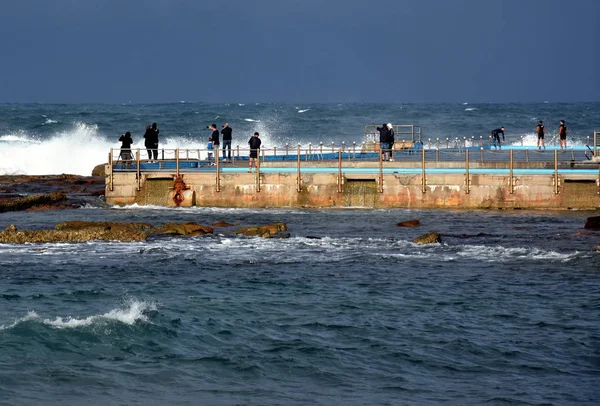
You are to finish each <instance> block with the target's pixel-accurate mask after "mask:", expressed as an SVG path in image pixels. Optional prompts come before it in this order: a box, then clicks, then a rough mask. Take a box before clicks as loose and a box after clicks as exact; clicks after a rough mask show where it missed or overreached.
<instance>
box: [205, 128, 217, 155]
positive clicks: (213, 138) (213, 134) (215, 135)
mask: <svg viewBox="0 0 600 406" xmlns="http://www.w3.org/2000/svg"><path fill="white" fill-rule="evenodd" d="M206 128H208V129H209V130H211V131H212V135H211V136H210V138H212V142H213V148H214V149H216V150H217V153H216V155H215V158H216V159H219V130H217V125H216V124H211V125H209V126H207V127H206Z"/></svg>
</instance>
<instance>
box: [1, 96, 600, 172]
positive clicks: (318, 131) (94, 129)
mask: <svg viewBox="0 0 600 406" xmlns="http://www.w3.org/2000/svg"><path fill="white" fill-rule="evenodd" d="M561 119H562V120H566V122H567V126H568V128H569V140H568V141H569V145H578V146H583V145H585V144H586V143H587V142H588V137H590V136H592V134H593V131H594V130H597V131H600V103H570V104H556V103H541V104H469V103H459V104H397V105H389V104H386V105H383V104H381V105H378V104H314V105H290V104H261V103H258V104H257V103H247V104H244V103H231V104H205V103H191V102H180V103H173V104H153V105H134V104H121V105H89V104H84V105H47V104H0V175H1V174H35V175H42V174H58V173H71V174H78V175H90V173H91V171H92V169H93V168H94V166H95V165H97V164H99V163H103V162H106V161H107V157H108V153H109V150H110V148H119V147H120V143H119V142H118V139H119V135H120V134H122V133H124V132H126V131H130V132H131V133H132V136H133V140H134V144H133V148H141V149H142V150H143V149H144V140H143V138H142V136H143V134H144V129H145V126H146V125H147V124H151V123H153V122H156V123H157V124H158V128H159V129H160V131H161V132H160V148H166V149H175V148H180V149H199V148H200V149H203V148H205V147H206V139H207V138H208V136H209V135H210V131H209V130H208V129H206V126H207V125H209V124H212V123H215V124H217V126H218V127H219V128H220V127H221V125H222V124H223V123H225V122H229V124H230V126H231V127H232V128H233V145H234V146H235V145H236V144H239V145H240V147H241V148H246V147H247V142H248V139H249V138H250V136H251V135H252V134H253V133H254V132H255V131H258V132H259V133H260V134H261V139H262V141H263V148H273V147H277V148H278V149H280V150H281V149H282V148H284V147H285V145H286V144H288V145H289V146H291V147H294V146H296V145H298V144H301V145H303V146H307V145H308V144H309V143H311V144H313V145H318V144H320V143H323V144H324V145H331V143H332V142H333V143H334V144H335V145H336V146H341V145H342V142H344V143H346V145H352V143H356V144H357V145H360V144H361V143H362V141H363V132H364V127H365V125H369V124H378V125H381V124H383V123H388V122H392V123H393V124H408V125H410V124H412V125H417V126H421V127H422V129H423V138H424V140H428V139H431V140H436V139H440V140H441V141H442V142H443V140H445V139H446V138H449V139H451V140H452V139H455V138H459V139H464V138H467V139H471V138H472V137H474V138H475V139H479V138H480V137H484V139H485V138H487V137H489V135H490V132H491V131H492V130H493V129H495V128H498V127H500V126H502V125H503V126H505V127H506V142H507V143H508V144H515V145H521V144H523V145H529V146H535V145H536V140H537V138H536V136H535V126H536V124H537V122H538V120H544V123H545V124H546V129H547V136H546V138H547V139H546V142H547V143H549V144H550V143H552V142H554V141H553V139H555V138H556V133H557V131H558V125H559V123H558V122H559V120H561Z"/></svg>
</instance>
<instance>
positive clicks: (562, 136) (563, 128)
mask: <svg viewBox="0 0 600 406" xmlns="http://www.w3.org/2000/svg"><path fill="white" fill-rule="evenodd" d="M568 133H569V130H568V129H567V125H566V124H565V120H560V126H559V127H558V139H559V143H560V150H561V151H562V149H563V147H564V148H565V151H566V150H567V134H568Z"/></svg>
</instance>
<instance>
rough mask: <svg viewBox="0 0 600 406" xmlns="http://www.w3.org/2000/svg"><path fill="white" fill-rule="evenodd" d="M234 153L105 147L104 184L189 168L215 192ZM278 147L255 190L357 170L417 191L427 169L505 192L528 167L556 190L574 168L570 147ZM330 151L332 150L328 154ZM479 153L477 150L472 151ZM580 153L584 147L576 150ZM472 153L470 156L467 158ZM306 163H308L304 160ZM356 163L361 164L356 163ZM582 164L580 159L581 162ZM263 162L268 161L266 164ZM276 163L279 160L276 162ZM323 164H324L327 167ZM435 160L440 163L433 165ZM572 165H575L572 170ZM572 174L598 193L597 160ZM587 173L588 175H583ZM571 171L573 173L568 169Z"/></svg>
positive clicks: (235, 160) (264, 153) (234, 164)
mask: <svg viewBox="0 0 600 406" xmlns="http://www.w3.org/2000/svg"><path fill="white" fill-rule="evenodd" d="M594 137H595V141H594V142H595V144H594V147H595V150H596V148H597V147H598V144H597V141H600V140H599V139H598V137H600V132H596V133H594ZM234 151H235V154H233V155H232V159H231V161H229V162H223V160H222V159H221V158H220V159H215V157H216V156H219V155H218V154H219V153H220V152H221V150H219V149H215V150H212V152H213V153H214V154H215V155H213V156H212V157H210V156H208V155H207V153H208V152H210V150H198V149H194V150H180V149H174V150H168V149H164V150H161V151H160V154H159V156H161V157H165V159H159V160H149V159H141V152H142V151H141V150H139V149H138V150H132V151H124V150H113V149H111V151H110V153H109V156H108V162H109V166H110V173H109V174H107V175H108V180H107V184H108V187H109V189H110V190H113V187H114V172H115V171H116V172H135V173H136V181H137V189H138V191H139V190H141V186H142V176H141V175H142V172H156V171H167V172H169V173H173V172H175V176H176V177H179V175H180V173H181V172H182V171H185V172H193V171H198V170H203V171H208V173H212V172H213V171H214V174H215V190H216V191H217V192H219V191H221V176H222V173H223V172H224V171H231V172H245V171H246V165H247V164H246V163H247V162H248V161H247V160H248V155H249V152H250V150H249V149H242V148H239V147H236V148H235V150H234ZM278 151H281V149H279V150H278V149H276V148H271V149H268V148H264V149H260V152H259V154H258V159H257V160H256V161H257V162H256V170H255V172H254V174H253V175H251V176H254V177H255V185H256V191H257V192H260V191H261V176H262V174H263V173H265V172H271V173H272V172H278V171H279V172H287V173H289V172H294V171H295V172H296V175H297V191H298V192H301V191H302V187H303V182H302V174H303V172H306V171H308V172H310V171H313V172H316V171H320V172H327V173H335V174H337V190H338V192H339V193H343V191H344V179H345V177H346V176H347V175H348V174H349V173H352V174H357V173H360V174H363V175H365V174H366V175H370V176H374V179H375V181H376V182H377V191H378V192H379V193H383V192H384V180H385V179H384V175H386V174H387V175H389V174H395V175H398V174H411V175H417V176H418V175H421V190H422V192H423V193H427V191H428V188H427V174H428V173H453V174H459V173H462V174H463V176H464V190H465V193H467V194H468V193H470V191H471V175H472V174H473V173H478V174H484V175H485V174H490V175H493V174H495V175H499V174H500V175H502V176H506V175H508V185H509V193H511V194H512V193H514V190H515V185H516V183H517V182H518V178H517V176H516V175H515V172H519V171H520V172H519V173H523V171H529V172H530V173H531V174H535V173H538V174H541V175H544V174H546V176H547V175H549V174H550V173H551V174H552V182H553V185H554V192H555V193H556V194H558V193H559V192H560V185H561V175H566V174H568V173H569V172H570V171H571V170H572V169H573V167H574V158H575V151H574V150H571V151H568V152H566V151H563V152H560V151H558V150H554V151H552V152H550V151H548V152H544V151H538V150H535V149H534V150H532V151H529V150H513V149H508V150H500V151H494V150H485V149H483V148H480V149H460V148H459V149H454V150H452V149H450V150H438V149H434V150H427V149H421V150H419V152H420V153H419V154H417V153H416V151H394V157H395V159H394V160H393V161H385V160H384V154H382V153H379V152H369V153H363V152H357V151H356V150H355V149H354V148H351V149H348V148H346V147H338V148H337V149H336V147H335V146H332V147H331V149H329V147H327V148H325V147H324V146H319V148H317V150H316V152H315V150H314V148H313V147H312V146H310V145H309V146H308V147H304V148H303V147H301V146H300V145H297V147H296V150H295V151H294V153H292V151H291V150H290V149H289V147H288V148H286V149H285V151H286V153H287V154H286V155H283V154H280V153H279V152H278ZM331 151H333V152H331ZM123 152H135V154H132V155H133V156H135V158H134V159H128V160H123V159H122V158H123V157H124V156H125V157H129V156H132V155H130V154H127V153H123ZM477 152H479V154H477ZM578 152H579V153H581V154H583V152H584V151H578ZM473 155H474V157H475V159H473ZM307 162H309V163H307ZM358 162H361V163H364V164H360V165H357V163H358ZM582 162H585V161H582ZM267 163H269V164H270V165H267ZM279 163H280V164H279ZM328 163H329V165H328ZM439 163H441V164H439ZM576 169H577V168H576ZM577 171H579V172H577V173H578V174H580V175H581V174H584V175H585V176H588V175H589V176H588V177H590V176H591V177H592V178H593V179H597V184H598V188H599V193H600V163H598V164H597V168H596V164H595V163H591V162H589V163H588V164H587V166H586V169H577ZM588 172H589V173H588ZM571 173H575V172H571Z"/></svg>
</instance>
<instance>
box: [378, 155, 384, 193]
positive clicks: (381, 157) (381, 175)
mask: <svg viewBox="0 0 600 406" xmlns="http://www.w3.org/2000/svg"><path fill="white" fill-rule="evenodd" d="M380 152H383V151H380ZM379 193H383V153H380V154H379Z"/></svg>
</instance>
